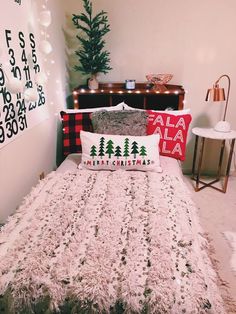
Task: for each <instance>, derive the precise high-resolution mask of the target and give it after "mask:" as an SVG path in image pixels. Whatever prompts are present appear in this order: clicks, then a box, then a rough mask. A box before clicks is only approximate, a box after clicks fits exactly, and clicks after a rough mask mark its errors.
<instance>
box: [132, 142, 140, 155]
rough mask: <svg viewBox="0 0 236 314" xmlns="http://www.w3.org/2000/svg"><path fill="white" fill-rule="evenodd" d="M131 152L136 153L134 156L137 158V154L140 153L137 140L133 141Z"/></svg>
mask: <svg viewBox="0 0 236 314" xmlns="http://www.w3.org/2000/svg"><path fill="white" fill-rule="evenodd" d="M131 154H133V155H134V158H136V155H137V154H138V143H137V142H135V141H134V142H133V143H132V146H131Z"/></svg>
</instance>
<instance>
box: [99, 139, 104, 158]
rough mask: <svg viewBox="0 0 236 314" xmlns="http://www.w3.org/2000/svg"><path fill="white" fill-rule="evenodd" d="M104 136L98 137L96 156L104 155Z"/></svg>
mask: <svg viewBox="0 0 236 314" xmlns="http://www.w3.org/2000/svg"><path fill="white" fill-rule="evenodd" d="M104 142H105V138H104V137H101V138H100V145H99V151H98V156H100V157H101V158H102V157H103V156H105V143H104Z"/></svg>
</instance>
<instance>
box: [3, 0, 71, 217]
mask: <svg viewBox="0 0 236 314" xmlns="http://www.w3.org/2000/svg"><path fill="white" fill-rule="evenodd" d="M13 2H14V0H11V1H10V0H9V1H5V2H4V5H3V8H2V9H4V14H5V15H6V17H7V22H5V23H3V21H0V34H1V36H3V30H4V29H6V28H7V27H10V28H11V29H16V30H21V29H24V30H25V29H26V30H28V31H33V32H34V33H35V34H37V35H38V38H39V39H42V34H41V31H42V26H40V25H39V23H38V13H39V12H40V11H42V10H43V9H45V8H47V9H49V10H50V11H51V13H52V24H51V25H50V26H49V28H48V29H47V34H48V35H49V38H48V40H49V41H50V42H51V44H52V47H53V52H52V53H51V54H50V55H47V56H45V55H43V54H42V55H41V66H42V68H43V69H44V70H45V72H46V73H47V75H48V78H49V79H48V81H47V83H46V84H45V86H44V88H45V92H46V106H47V109H48V119H46V120H44V121H43V122H41V123H40V124H38V125H36V126H35V127H33V128H32V129H30V130H28V131H25V132H24V133H23V134H22V135H21V136H20V137H18V138H17V139H15V140H14V141H12V142H11V143H9V144H8V145H6V146H4V147H3V148H1V149H0V222H1V221H4V220H5V219H6V217H7V216H8V215H9V214H11V213H12V212H14V211H15V209H16V207H17V206H18V205H19V204H20V203H21V201H22V198H23V197H24V196H25V195H26V194H27V193H28V192H29V191H30V189H31V188H32V186H34V185H35V184H36V183H37V181H38V179H39V174H40V173H41V172H42V171H44V172H45V174H47V173H48V172H50V171H51V170H53V169H54V168H55V167H56V151H57V125H58V118H59V117H58V115H55V114H57V113H58V112H59V110H60V109H61V108H63V107H64V106H65V88H66V82H65V81H66V70H65V55H64V54H65V49H64V47H65V45H64V35H63V32H62V28H61V22H62V21H63V19H64V12H63V11H61V9H60V7H59V6H58V1H57V0H50V1H48V2H47V1H43V0H42V1H41V0H40V1H37V2H36V1H31V0H24V1H22V4H21V7H19V16H18V18H16V17H15V16H14V15H13V14H12V11H11V9H12V6H13V4H14V5H17V4H15V3H13ZM22 6H26V7H27V10H26V14H25V15H24V16H22V15H21V14H22V13H21V12H25V10H24V7H22ZM20 8H21V9H20ZM30 19H31V20H33V29H32V25H30V23H29V20H30ZM6 24H7V25H6ZM43 31H44V29H43ZM43 36H44V35H43ZM16 57H17V58H19V56H17V55H16ZM3 61H4V60H1V62H3ZM1 105H2V103H0V106H1Z"/></svg>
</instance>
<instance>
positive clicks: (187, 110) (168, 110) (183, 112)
mask: <svg viewBox="0 0 236 314" xmlns="http://www.w3.org/2000/svg"><path fill="white" fill-rule="evenodd" d="M123 108H124V110H145V109H140V108H134V107H130V106H129V105H127V104H126V103H123ZM151 110H152V111H155V112H167V113H169V114H173V115H175V116H179V115H183V114H189V113H190V109H189V108H188V109H183V110H173V109H171V108H167V109H165V110H153V109H151Z"/></svg>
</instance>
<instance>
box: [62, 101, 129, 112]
mask: <svg viewBox="0 0 236 314" xmlns="http://www.w3.org/2000/svg"><path fill="white" fill-rule="evenodd" d="M124 105H125V103H124V102H121V103H119V104H118V105H116V106H108V107H96V108H86V109H66V110H63V111H64V112H66V113H84V112H95V111H100V110H106V111H113V110H123V109H124Z"/></svg>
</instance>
